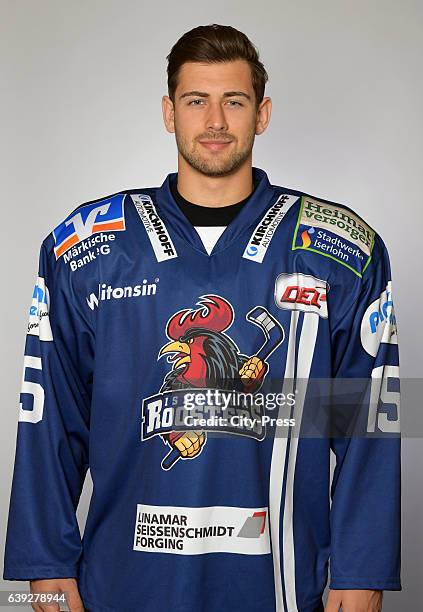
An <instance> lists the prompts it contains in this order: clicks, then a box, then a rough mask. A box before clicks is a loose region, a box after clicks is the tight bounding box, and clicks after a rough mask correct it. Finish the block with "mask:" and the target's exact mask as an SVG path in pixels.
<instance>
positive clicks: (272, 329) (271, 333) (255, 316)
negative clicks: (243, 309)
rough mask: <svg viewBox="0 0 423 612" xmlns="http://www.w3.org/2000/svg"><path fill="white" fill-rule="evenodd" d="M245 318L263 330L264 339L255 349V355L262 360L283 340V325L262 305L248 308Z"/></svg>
mask: <svg viewBox="0 0 423 612" xmlns="http://www.w3.org/2000/svg"><path fill="white" fill-rule="evenodd" d="M246 319H247V321H250V322H251V323H254V325H257V326H258V327H260V328H261V329H262V330H263V333H264V336H265V341H264V343H263V345H262V346H261V347H260V348H259V350H258V351H257V353H256V357H258V358H259V359H261V360H262V361H264V360H265V359H267V357H269V355H270V354H271V353H273V351H274V350H275V349H277V348H278V346H279V345H280V344H282V342H283V341H284V339H285V332H284V330H283V327H282V325H281V324H280V323H279V321H277V320H276V319H275V317H274V316H272V315H271V314H270V312H269V311H268V310H266V308H264V307H263V306H256V307H255V308H253V309H252V310H250V312H248V313H247V315H246Z"/></svg>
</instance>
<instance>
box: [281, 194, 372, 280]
mask: <svg viewBox="0 0 423 612" xmlns="http://www.w3.org/2000/svg"><path fill="white" fill-rule="evenodd" d="M374 238H375V233H374V231H373V230H372V229H371V228H370V227H369V226H368V225H367V224H366V223H365V222H364V221H363V220H362V219H360V217H359V216H358V215H356V214H354V213H353V212H352V211H350V210H347V209H346V208H343V207H342V206H336V205H334V204H328V203H326V202H322V201H321V200H316V199H314V198H310V197H308V196H303V198H302V201H301V208H300V212H299V216H298V222H297V226H296V228H295V232H294V238H293V241H292V250H294V251H295V250H297V249H303V250H306V251H313V252H314V253H319V254H320V255H324V256H325V257H329V258H330V259H334V260H335V261H338V262H339V263H340V264H342V265H344V266H345V267H347V268H349V269H350V270H351V271H352V272H354V274H357V276H359V277H361V276H362V274H363V272H364V270H365V269H366V267H367V266H368V264H369V263H370V260H371V255H372V249H373V244H374Z"/></svg>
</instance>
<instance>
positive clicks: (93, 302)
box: [85, 278, 159, 310]
mask: <svg viewBox="0 0 423 612" xmlns="http://www.w3.org/2000/svg"><path fill="white" fill-rule="evenodd" d="M158 280H159V279H158V278H156V281H155V282H154V283H149V282H148V281H147V280H146V279H144V280H143V281H142V283H141V284H140V285H127V286H126V287H112V286H111V285H106V283H101V284H100V283H99V285H98V291H97V293H94V292H93V293H90V295H89V296H88V297H87V298H85V299H86V300H87V304H88V307H89V308H91V310H94V309H95V308H98V304H99V302H104V301H106V300H121V299H123V298H136V297H145V296H149V295H156V291H157V282H158Z"/></svg>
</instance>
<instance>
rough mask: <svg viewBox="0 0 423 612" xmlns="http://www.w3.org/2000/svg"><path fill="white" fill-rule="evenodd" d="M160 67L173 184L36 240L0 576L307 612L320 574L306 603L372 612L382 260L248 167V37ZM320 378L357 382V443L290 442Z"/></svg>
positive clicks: (256, 69) (385, 516)
mask: <svg viewBox="0 0 423 612" xmlns="http://www.w3.org/2000/svg"><path fill="white" fill-rule="evenodd" d="M168 61H169V63H168V89H169V96H164V97H163V101H162V104H163V117H164V122H165V126H166V129H167V130H168V131H169V132H171V133H175V137H176V143H177V147H178V172H177V173H174V174H170V175H169V176H168V177H167V178H166V179H165V181H164V183H163V185H162V186H161V187H160V188H142V189H133V190H128V191H125V192H120V193H118V194H114V195H112V196H109V197H107V198H101V199H99V200H96V201H95V202H90V203H87V204H83V205H81V206H79V207H78V208H77V209H75V210H74V211H73V212H72V213H71V214H70V215H69V216H68V217H67V219H66V220H65V221H64V222H63V223H61V224H60V225H58V227H57V228H55V230H54V231H53V232H52V233H51V234H49V235H48V236H47V238H46V239H45V241H44V242H43V245H42V248H41V255H40V267H39V278H38V280H37V284H36V288H35V290H34V296H33V304H32V306H31V310H30V323H29V326H28V335H27V344H26V356H25V369H24V380H23V387H22V404H21V410H20V422H19V428H18V441H17V450H16V460H15V472H14V479H13V487H12V496H11V506H10V514H9V523H8V533H7V546H6V557H5V569H4V578H5V579H9V580H30V581H31V588H32V590H33V591H34V593H39V592H44V591H66V592H67V593H68V594H69V601H70V608H71V610H73V611H74V610H82V609H83V606H85V609H89V610H93V611H96V612H97V611H110V612H111V611H113V612H129V611H131V612H132V611H134V610H142V611H143V612H144V611H145V612H156V611H157V610H164V609H172V610H174V611H175V612H194V611H198V610H201V611H204V612H217V611H219V612H222V611H229V610H231V611H232V610H240V611H241V610H243V611H245V612H253V611H256V610H263V611H266V612H268V611H269V612H270V611H272V610H277V611H288V612H292V611H299V612H317V611H319V610H320V611H321V610H323V604H322V594H323V590H324V588H325V585H326V580H327V567H328V562H329V561H330V568H331V582H330V585H329V586H330V592H329V598H328V601H327V604H326V611H327V612H335V611H337V610H339V609H340V607H341V605H342V610H343V611H344V612H377V611H379V610H381V601H382V591H383V590H384V589H390V590H400V589H401V584H400V577H399V554H400V553H399V550H400V535H399V534H400V523H399V511H400V510H399V509H400V502H399V495H400V482H399V478H400V440H399V437H398V435H396V434H397V433H398V425H399V407H398V401H397V391H396V390H395V389H392V386H391V383H392V381H394V382H395V379H396V378H397V377H398V351H397V341H396V327H395V317H394V312H393V306H392V300H391V282H390V281H391V279H390V269H389V261H388V256H387V252H386V248H385V246H384V244H383V242H382V240H381V239H380V237H379V236H378V235H377V234H376V233H375V232H374V231H373V230H372V229H371V228H370V227H369V226H368V225H367V224H366V223H365V221H363V220H362V219H361V218H360V217H359V216H358V215H357V214H355V213H354V212H353V211H351V210H350V209H349V208H347V207H345V206H344V205H340V204H335V203H333V202H328V201H325V200H322V199H321V198H318V197H312V196H309V195H306V194H302V193H300V192H298V191H294V190H292V189H287V188H284V187H278V186H273V185H271V184H270V183H269V180H268V178H267V175H266V173H265V172H264V171H263V170H260V169H258V168H255V167H252V148H253V143H254V138H255V135H260V134H262V133H263V132H264V131H265V130H266V128H267V126H268V124H269V120H270V114H271V100H270V98H269V97H264V87H265V82H266V80H267V75H266V72H265V70H264V67H263V65H262V63H261V62H260V61H259V58H258V55H257V52H256V49H255V48H254V47H253V45H252V44H251V42H250V41H249V40H248V38H247V37H246V36H245V35H244V34H242V33H241V32H239V31H237V30H235V29H234V28H232V27H229V26H219V25H210V26H202V27H198V28H195V29H194V30H192V31H190V32H187V33H186V34H185V35H184V36H182V38H181V39H180V40H179V41H178V42H177V43H176V44H175V45H174V47H173V49H172V51H171V53H170V55H169V56H168ZM331 378H333V380H335V381H338V380H347V379H348V380H350V379H351V380H354V381H355V380H356V379H357V380H358V379H364V380H366V381H371V384H369V385H368V387H369V389H367V391H369V393H370V400H369V393H367V395H365V399H364V400H363V404H364V405H366V406H367V412H366V414H365V427H364V429H365V433H366V434H368V435H365V436H363V435H361V436H360V435H357V436H346V435H330V436H323V435H316V436H313V437H310V436H302V435H299V428H300V427H301V432H304V431H305V425H306V424H307V418H308V416H307V415H310V414H312V419H313V418H319V416H320V415H322V414H324V408H323V403H322V405H320V404H319V403H316V399H315V397H314V396H313V397H311V394H310V390H309V388H308V387H307V388H305V387H304V385H303V384H302V381H303V382H304V381H306V382H307V380H308V381H314V380H317V381H324V380H325V379H331ZM271 380H273V381H277V380H279V381H280V387H279V390H280V391H283V401H281V402H280V403H279V405H278V406H277V407H276V410H275V409H274V407H273V408H272V407H271V406H270V404H269V406H265V407H264V409H263V410H262V409H261V408H260V406H259V405H258V404H257V401H258V400H257V398H258V396H259V393H260V392H262V391H264V390H265V389H269V382H270V381H271ZM248 394H250V397H255V398H256V399H255V402H252V403H248V401H247V400H248V397H249V395H248ZM262 395H263V394H262ZM270 395H271V394H270V393H269V394H268V395H267V396H266V397H267V399H269V398H270ZM274 396H275V394H273V396H272V397H274ZM279 396H282V394H281V393H279ZM356 396H357V397H358V394H356V395H355V396H354V397H356ZM341 399H342V398H341ZM341 399H340V400H339V403H336V405H334V414H333V415H332V416H331V419H332V418H333V420H334V421H336V422H337V423H339V422H342V419H343V418H344V417H345V416H346V415H347V413H348V410H349V409H351V406H350V404H348V402H342V401H341ZM361 399H363V398H361ZM238 401H240V402H241V403H237V402H238ZM360 401H361V400H360ZM360 401H359V400H357V404H354V405H353V407H352V408H353V410H352V412H353V417H354V419H355V420H357V422H359V421H360V418H361V416H362V415H361V413H359V410H358V406H359V404H360ZM225 402H226V404H225ZM268 409H270V410H269V412H270V411H271V410H273V412H272V414H271V416H273V417H275V418H274V419H273V421H270V420H268V421H266V420H265V419H264V418H263V417H265V416H267V417H269V414H268V413H267V410H268ZM310 409H311V413H310ZM276 417H277V418H276ZM270 422H272V423H273V425H274V427H273V428H272V427H271V426H268V424H269V423H270ZM266 423H267V424H266ZM337 431H339V430H337ZM331 433H332V434H333V431H332V430H331ZM331 449H332V450H333V451H334V452H335V454H336V460H337V462H336V469H335V473H334V478H333V482H332V488H331V498H332V505H331V507H330V504H329V501H330V500H329V457H330V450H331ZM88 467H90V470H91V475H92V479H93V484H94V490H93V497H92V500H91V504H90V509H89V513H88V518H87V523H86V528H85V532H84V537H83V541H82V542H81V539H80V534H79V529H78V524H77V520H76V516H75V510H76V507H77V504H78V500H79V496H80V493H81V489H82V486H83V482H84V477H85V474H86V471H87V469H88ZM33 608H34V610H37V611H44V610H45V609H46V607H45V606H43V605H42V604H40V603H38V604H36V605H35V604H34V605H33ZM48 609H49V610H51V609H54V608H51V607H49V608H48ZM56 609H59V607H58V606H57V608H56Z"/></svg>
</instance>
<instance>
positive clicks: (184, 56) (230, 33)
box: [166, 23, 268, 108]
mask: <svg viewBox="0 0 423 612" xmlns="http://www.w3.org/2000/svg"><path fill="white" fill-rule="evenodd" d="M166 59H167V61H168V65H167V88H168V92H169V98H170V99H171V100H172V102H173V103H175V90H176V87H177V85H178V75H179V70H180V69H181V67H182V65H183V64H184V63H185V62H204V63H210V64H215V63H216V64H217V63H220V62H232V61H235V60H245V61H247V62H248V64H249V65H250V70H251V81H252V85H253V89H254V92H255V96H256V108H257V107H258V106H259V104H260V102H261V101H262V100H263V96H264V88H265V85H266V82H267V80H268V75H267V72H266V70H265V68H264V66H263V64H262V62H261V61H260V59H259V54H258V50H257V48H256V47H255V46H254V45H253V43H252V42H251V41H250V40H249V38H248V37H247V36H246V35H245V34H244V33H243V32H240V31H239V30H236V29H235V28H233V27H232V26H227V25H218V24H217V23H213V24H210V25H206V26H198V27H197V28H194V29H193V30H190V31H189V32H185V34H183V36H181V38H180V39H179V40H178V41H177V42H176V43H175V44H174V45H173V47H172V49H171V51H170V53H169V55H168V56H167V57H166Z"/></svg>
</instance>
